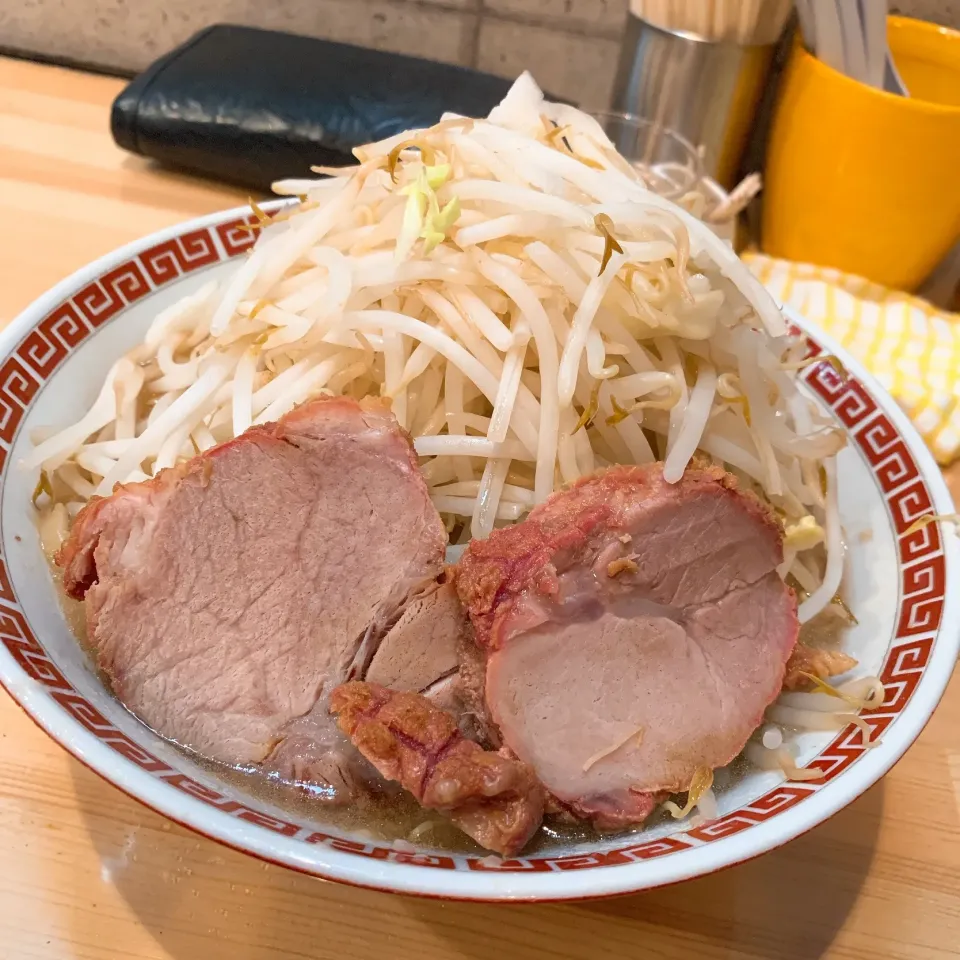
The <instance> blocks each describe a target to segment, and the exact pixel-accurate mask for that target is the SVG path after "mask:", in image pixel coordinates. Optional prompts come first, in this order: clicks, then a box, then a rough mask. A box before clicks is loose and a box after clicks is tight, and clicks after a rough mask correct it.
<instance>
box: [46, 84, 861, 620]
mask: <svg viewBox="0 0 960 960" xmlns="http://www.w3.org/2000/svg"><path fill="white" fill-rule="evenodd" d="M356 155H357V159H358V160H359V165H358V166H353V167H349V168H345V169H342V170H341V169H337V170H323V171H321V172H322V173H324V174H325V176H324V177H323V178H320V179H316V180H295V181H294V180H291V181H284V182H281V183H279V184H277V185H276V189H277V192H278V193H281V194H284V195H287V196H289V197H291V198H297V199H295V200H294V199H291V202H290V203H289V205H288V206H285V207H283V208H282V209H281V211H280V212H279V213H277V214H276V215H275V216H273V217H269V216H267V215H266V214H264V213H263V211H262V210H261V209H260V208H259V207H257V206H256V205H255V204H254V211H255V212H256V213H257V214H258V217H259V222H258V223H257V224H255V225H254V229H256V230H257V232H258V234H259V236H258V239H257V242H256V244H255V246H254V247H253V248H252V250H251V252H250V253H249V254H248V256H247V257H246V259H245V260H243V261H242V262H240V263H239V264H238V265H237V267H236V268H235V269H234V270H233V272H232V273H231V274H230V275H229V276H228V277H227V278H226V279H225V280H223V281H222V282H219V283H214V282H211V283H208V284H207V285H205V286H203V287H202V288H201V289H200V290H198V291H197V292H195V293H193V294H191V295H190V296H188V297H186V298H185V299H183V300H182V301H181V302H179V303H177V304H176V305H174V306H172V307H170V308H169V309H167V310H165V311H163V312H162V313H161V314H160V315H159V316H157V317H156V319H155V320H154V322H153V323H152V325H151V326H150V328H149V330H148V332H147V334H146V336H145V339H144V341H143V343H142V344H141V345H140V346H138V347H137V348H136V349H135V350H133V351H132V352H131V353H130V354H128V355H127V356H125V357H122V358H121V359H119V360H118V361H117V362H116V363H115V364H114V365H113V367H112V368H111V369H110V371H109V373H108V374H107V376H106V379H105V381H104V384H103V388H102V390H101V391H100V394H99V396H98V397H97V399H96V401H95V403H94V404H93V406H92V407H91V408H90V409H89V410H88V411H87V413H86V414H85V415H84V416H83V417H81V418H80V419H79V420H78V421H77V422H76V423H74V424H73V425H71V426H69V427H67V428H65V429H58V430H57V431H56V432H50V431H47V432H46V435H45V436H43V437H42V438H40V442H39V443H38V444H37V446H36V447H35V449H34V451H33V452H32V454H31V456H30V458H29V461H28V463H27V466H30V467H32V468H34V469H36V468H37V467H40V468H41V471H42V472H41V487H42V488H43V490H44V491H45V493H46V494H47V495H49V497H50V500H51V501H52V502H53V503H54V504H55V512H56V513H57V516H58V517H59V519H60V521H61V523H62V525H63V526H64V528H65V527H66V525H67V524H68V523H69V520H70V518H71V517H72V516H74V515H75V514H76V512H77V511H78V510H79V509H80V508H81V507H82V506H83V504H84V503H86V502H87V501H88V500H89V499H90V498H91V497H93V496H104V495H107V494H109V493H110V492H111V491H112V490H113V488H114V486H115V484H117V483H128V482H131V481H138V480H145V479H147V478H149V477H151V476H154V475H155V474H156V473H157V472H158V471H160V470H162V469H164V468H166V467H170V466H173V465H175V464H176V463H178V462H180V461H182V460H184V459H186V458H189V457H191V456H193V455H195V454H196V453H198V452H200V451H204V450H206V449H208V448H210V447H212V446H214V445H215V444H217V443H221V442H223V441H226V440H229V439H230V438H232V437H235V436H237V435H239V434H241V433H243V432H244V431H245V430H247V429H248V428H249V427H250V426H252V425H254V424H262V423H265V422H269V421H273V420H276V419H277V418H278V417H281V416H283V415H284V414H285V413H287V412H288V411H290V410H291V409H292V408H293V407H294V406H296V405H297V404H299V403H302V402H303V401H305V400H307V399H309V398H311V397H314V396H317V395H320V394H324V393H327V394H346V395H351V396H355V397H358V398H359V397H366V396H370V395H375V396H382V397H385V398H388V399H389V401H390V403H391V404H392V409H393V412H394V413H395V414H396V417H397V419H398V420H399V422H400V424H401V425H402V426H403V427H404V428H405V429H406V430H407V431H409V432H410V434H411V435H412V436H413V438H414V445H415V447H416V451H417V453H418V455H419V456H420V458H421V465H422V469H423V473H424V476H425V477H426V479H427V483H428V485H429V487H430V491H431V495H432V497H433V501H434V503H435V504H436V506H437V509H438V510H439V511H440V512H441V514H442V515H443V516H444V518H445V520H446V522H447V526H448V530H449V531H450V534H451V541H452V543H454V544H457V543H460V544H462V543H465V542H466V541H467V540H468V539H470V538H471V537H484V536H486V535H488V534H489V533H490V531H491V530H493V529H494V527H495V526H497V525H502V524H505V523H512V522H515V521H517V520H519V519H521V518H522V517H523V516H524V515H525V514H526V513H527V512H528V511H529V510H530V509H531V508H532V507H533V506H534V505H535V504H537V503H540V502H542V501H543V500H544V499H546V498H547V497H548V496H549V495H550V494H551V493H552V492H553V491H554V490H557V489H558V488H560V487H561V486H562V485H565V484H569V483H571V482H573V481H575V480H576V479H577V478H578V477H580V476H583V475H585V474H589V473H592V472H594V471H595V470H598V469H600V468H602V467H604V466H606V465H608V464H613V463H636V464H644V463H649V462H653V461H657V460H662V461H663V463H664V473H665V476H666V478H667V480H668V481H671V482H675V481H677V480H679V479H680V477H681V476H682V474H683V472H684V469H685V468H686V466H687V465H688V464H689V463H690V461H691V459H692V458H693V457H694V456H695V455H698V456H702V457H707V458H711V459H712V460H713V461H714V462H716V463H718V464H721V465H723V466H724V467H725V468H726V469H728V470H730V471H731V472H732V473H734V474H735V475H737V476H738V477H739V478H740V481H741V483H742V484H743V485H744V486H745V487H746V488H748V489H752V490H754V491H756V492H757V493H758V494H759V495H761V496H762V497H763V498H764V499H765V500H766V501H767V502H768V503H769V504H770V505H771V506H772V507H773V508H774V509H775V510H776V511H777V512H778V514H779V515H780V516H781V518H782V519H783V522H784V525H785V529H786V531H787V534H786V540H785V544H786V548H785V549H786V556H785V560H784V564H783V567H782V569H781V574H782V575H783V576H784V577H787V576H790V577H792V578H794V581H795V582H796V583H797V584H799V586H800V587H801V588H802V590H803V592H804V593H805V594H806V598H805V599H804V601H803V603H802V604H801V607H800V616H801V620H804V621H806V620H809V619H810V618H812V617H813V616H815V615H816V614H817V613H819V612H820V611H821V610H823V609H824V608H826V607H827V606H828V605H829V604H830V603H831V602H832V600H833V599H834V597H835V596H836V594H837V591H838V588H839V586H840V577H841V573H842V567H843V545H842V540H841V530H840V522H839V516H838V508H837V476H836V468H835V463H834V457H835V455H836V453H837V452H838V451H839V450H840V448H841V447H842V446H843V442H844V441H843V436H842V434H841V432H840V431H838V430H837V429H835V428H834V427H833V426H831V424H830V422H829V421H828V420H827V419H826V417H825V416H824V415H822V414H821V413H820V412H819V411H818V409H817V408H816V406H815V405H814V404H813V403H812V402H811V401H810V400H809V399H807V398H806V397H805V396H804V395H803V393H802V392H801V391H800V389H799V387H798V379H797V372H798V371H799V370H800V369H802V367H803V366H804V364H805V362H806V361H805V359H804V356H805V348H804V344H803V343H802V342H801V340H800V339H799V338H796V337H792V336H790V335H789V334H788V331H787V328H786V325H785V322H784V320H783V317H782V315H781V313H780V310H779V309H778V307H777V305H776V304H775V303H774V302H773V301H772V299H771V298H770V296H769V295H768V294H767V293H766V292H765V291H764V289H763V288H762V287H761V285H760V284H759V283H758V281H757V280H756V279H755V278H754V277H753V276H752V275H751V274H750V273H749V272H748V270H747V268H746V267H745V266H744V265H743V264H742V263H741V261H740V260H739V259H738V258H737V256H736V255H735V253H734V252H733V250H732V249H731V247H730V246H729V245H728V244H727V243H726V242H724V241H723V240H721V239H720V238H719V237H718V236H717V235H716V234H715V233H714V232H713V231H712V230H711V229H710V228H709V227H708V226H707V225H706V224H705V223H704V222H703V221H702V220H701V219H698V216H697V215H696V210H695V209H692V210H691V209H685V208H684V205H680V204H676V203H673V202H671V201H669V200H666V199H664V198H663V197H661V196H658V195H657V194H656V193H654V192H652V191H651V190H650V189H649V188H648V187H647V185H646V183H645V181H644V177H643V175H642V172H641V171H638V170H637V169H635V168H634V167H633V166H631V165H630V164H629V163H628V162H627V161H626V160H624V159H623V157H621V156H620V155H619V154H618V153H617V152H616V150H615V149H614V147H613V145H612V143H611V142H610V140H609V139H608V138H607V136H606V135H605V134H604V132H603V129H602V128H601V127H600V125H599V124H598V123H597V122H596V121H595V120H593V119H592V118H590V117H589V116H587V115H585V114H583V113H581V112H579V111H577V110H575V109H573V108H571V107H568V106H564V105H559V104H553V103H549V102H546V101H545V100H544V98H543V96H542V94H541V92H540V90H539V89H538V88H537V86H536V84H535V83H534V82H533V80H532V79H531V78H530V77H529V76H528V75H524V76H523V77H521V78H520V80H519V81H518V82H517V83H516V85H515V86H514V88H513V90H512V91H511V93H510V94H509V95H508V97H507V98H506V99H505V100H504V102H503V103H502V104H501V105H500V106H499V107H497V108H496V109H495V110H494V111H493V113H492V114H491V115H490V117H489V118H488V119H485V120H471V119H465V118H462V117H457V116H446V117H444V118H443V119H442V120H441V122H439V123H438V124H437V125H435V126H433V127H431V128H430V129H426V130H415V131H410V132H407V133H404V134H401V135H399V136H395V137H392V138H390V139H388V140H384V141H382V142H380V143H376V144H372V145H370V146H366V147H363V148H361V149H358V150H357V151H356ZM691 206H694V207H695V204H693V205H691V204H690V203H688V204H686V207H688V208H690V207H691Z"/></svg>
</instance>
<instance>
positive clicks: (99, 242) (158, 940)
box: [0, 58, 960, 960]
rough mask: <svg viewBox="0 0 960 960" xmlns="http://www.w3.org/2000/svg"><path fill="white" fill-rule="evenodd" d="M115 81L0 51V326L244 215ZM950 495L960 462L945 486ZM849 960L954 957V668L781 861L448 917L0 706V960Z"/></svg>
mask: <svg viewBox="0 0 960 960" xmlns="http://www.w3.org/2000/svg"><path fill="white" fill-rule="evenodd" d="M121 86H122V84H121V82H120V81H117V80H113V79H108V78H104V77H95V76H89V75H85V74H82V73H74V72H70V71H66V70H61V69H56V68H53V67H46V66H39V65H35V64H27V63H23V62H18V61H12V60H4V59H2V58H0V223H2V224H3V227H2V230H0V265H2V267H0V325H2V324H5V323H7V322H9V321H10V320H11V319H12V318H13V317H14V316H16V314H17V313H18V312H19V311H20V310H21V309H22V308H24V307H25V306H27V304H28V303H30V301H31V300H33V299H34V298H35V297H37V296H38V295H39V294H41V293H42V292H43V291H44V290H46V289H47V288H48V287H50V286H51V285H52V284H54V283H55V282H56V281H58V280H60V279H61V278H62V277H64V276H65V275H66V274H68V273H70V272H71V271H72V270H74V269H76V268H77V267H80V266H82V265H83V264H85V263H87V262H88V261H90V260H91V259H93V258H94V257H97V256H100V255H101V254H103V253H107V252H108V251H110V250H112V249H113V248H115V247H117V246H119V245H120V244H123V243H126V242H128V241H130V240H133V239H135V238H137V237H140V236H142V235H143V234H146V233H149V232H151V231H153V230H157V229H159V228H161V227H165V226H168V225H169V224H173V223H176V222H177V221H180V220H184V219H187V218H189V217H192V216H196V215H198V214H203V213H208V212H211V211H214V210H217V209H219V208H223V207H227V206H231V205H234V204H236V203H238V202H242V200H243V199H244V197H243V196H242V194H240V193H238V192H236V191H232V190H228V189H224V188H222V187H219V186H214V185H209V184H205V183H201V182H199V181H195V180H191V179H189V178H187V177H181V176H176V175H172V174H169V173H163V172H160V171H158V170H156V169H154V168H152V167H151V166H149V165H148V164H146V163H144V162H142V161H140V160H137V159H135V158H132V157H130V156H128V155H126V154H124V153H123V152H122V151H120V150H119V149H118V148H117V147H115V146H114V145H113V142H112V141H111V139H110V135H109V131H108V106H109V104H110V102H111V100H112V98H113V97H114V95H115V94H116V93H117V91H118V90H119V89H120V87H121ZM951 481H952V487H953V489H954V492H955V494H956V493H960V470H956V469H955V470H954V471H953V472H952V476H951ZM381 956H383V957H390V958H392V960H439V958H456V960H460V958H463V960H487V958H491V957H496V958H499V960H512V958H520V957H522V958H529V960H557V958H593V957H597V958H599V957H606V956H616V957H626V958H634V957H637V958H640V957H655V958H660V960H672V958H678V960H679V958H689V957H696V958H717V960H719V958H724V960H731V958H739V957H759V958H804V960H806V958H813V957H820V956H825V957H834V958H838V960H839V958H845V960H866V958H873V957H884V958H910V960H921V958H922V960H928V958H929V960H933V958H940V957H954V956H960V675H955V676H954V680H953V683H952V685H951V687H950V689H949V690H948V692H947V696H946V699H945V701H944V703H943V704H942V706H941V707H940V710H939V711H938V713H937V715H936V717H935V718H934V719H933V721H932V722H931V723H930V725H929V726H928V727H927V729H926V731H925V732H924V734H923V736H922V737H921V738H920V739H919V741H918V742H917V743H916V744H915V745H914V747H913V748H912V749H911V750H910V752H909V753H908V754H907V756H906V757H905V758H904V759H903V760H902V761H901V762H900V763H899V764H898V765H897V767H896V768H895V769H894V771H893V772H892V773H891V774H890V775H889V776H888V777H887V778H886V779H885V780H884V781H883V782H882V783H880V784H878V785H877V786H876V787H874V788H873V789H872V790H870V791H869V792H868V793H867V794H866V795H865V796H863V797H861V798H860V800H858V801H857V802H856V803H854V804H853V805H852V806H851V807H849V808H848V809H846V810H844V811H843V812H842V813H840V814H839V815H837V816H836V817H834V818H833V819H832V820H831V821H829V822H828V823H826V824H824V825H822V826H820V827H818V828H817V829H815V830H813V831H812V832H811V833H809V834H807V835H806V836H804V837H801V838H800V839H799V840H796V841H794V842H793V843H791V844H789V845H788V846H786V847H785V848H783V849H781V850H778V851H776V852H774V853H771V854H768V855H767V856H764V857H761V858H760V859H758V860H755V861H753V862H751V863H748V864H744V865H742V866H739V867H735V868H733V869H731V870H728V871H725V872H723V873H721V874H719V875H716V876H712V877H707V878H704V879H702V880H696V881H692V882H690V883H686V884H682V885H680V886H678V887H672V888H669V889H666V890H661V891H654V892H651V893H647V894H642V895H638V896H633V897H625V898H622V899H617V900H611V901H606V902H600V903H595V904H586V905H569V906H541V907H538V906H514V907H509V906H499V907H498V906H484V905H472V904H442V903H437V902H432V901H423V900H416V899H410V898H403V897H398V896H389V895H386V894H379V893H368V892H366V891H362V890H355V889H351V888H348V887H342V886H339V885H337V884H333V883H325V882H323V881H318V880H311V879H309V878H307V877H303V876H300V875H298V874H295V873H292V872H289V871H286V870H284V869H282V868H280V867H274V866H268V865H266V864H262V863H260V862H258V861H256V860H254V859H252V858H249V857H245V856H243V855H241V854H239V853H235V852H234V851H232V850H228V849H226V848H224V847H221V846H218V845H217V844H215V843H213V842H212V841H209V840H205V839H203V838H200V837H198V836H195V835H194V834H192V833H190V832H188V831H187V830H184V829H182V828H180V827H178V826H175V825H173V824H171V823H169V822H167V821H165V820H164V819H162V818H161V817H159V816H158V815H156V814H154V813H152V812H151V811H149V810H147V809H146V808H145V807H142V806H140V805H139V804H138V803H136V802H135V801H133V800H131V799H129V798H127V797H126V796H124V795H123V794H121V793H120V792H119V791H118V790H115V789H114V788H113V787H111V786H110V785H109V784H107V783H105V782H103V781H102V780H100V779H99V778H98V777H97V776H96V775H95V774H93V773H91V772H90V771H89V770H87V769H85V768H84V767H83V766H81V765H80V764H79V763H77V762H76V761H74V760H73V759H71V758H70V757H69V756H67V754H66V753H65V752H64V751H62V750H61V749H60V748H59V747H58V746H57V745H56V744H54V743H53V741H52V740H50V739H48V738H47V737H46V736H45V735H44V734H43V733H41V732H40V730H39V729H37V728H36V727H35V726H34V725H33V723H32V722H31V721H30V720H28V719H27V717H26V716H25V715H24V714H23V713H22V712H21V711H20V709H19V708H18V707H17V706H16V705H15V704H14V703H13V702H12V701H11V700H10V699H9V698H8V697H7V696H6V694H3V693H0V958H2V960H39V958H43V960H68V958H69V960H74V958H76V960H107V958H109V960H125V958H130V960H133V958H136V960H155V958H156V960H159V958H164V960H260V958H267V957H270V958H273V957H280V958H287V957H291V958H314V957H316V958H331V960H333V958H336V960H368V958H374V957H381Z"/></svg>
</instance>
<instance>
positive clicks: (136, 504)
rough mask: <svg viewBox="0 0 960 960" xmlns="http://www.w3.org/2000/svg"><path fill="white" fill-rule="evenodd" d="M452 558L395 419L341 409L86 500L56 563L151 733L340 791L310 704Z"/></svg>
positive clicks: (243, 439)
mask: <svg viewBox="0 0 960 960" xmlns="http://www.w3.org/2000/svg"><path fill="white" fill-rule="evenodd" d="M445 545H446V534H445V532H444V528H443V524H442V522H441V520H440V517H439V515H438V514H437V511H436V510H435V509H434V507H433V504H432V503H431V501H430V497H429V493H428V491H427V488H426V484H425V483H424V480H423V477H422V475H421V474H420V471H419V468H418V464H417V459H416V456H415V453H414V450H413V446H412V443H411V441H410V438H409V437H408V436H407V435H406V434H405V433H404V432H403V431H402V430H401V429H400V427H399V425H398V423H397V421H396V419H395V418H394V417H393V415H392V414H391V413H390V412H389V410H388V409H387V408H386V407H384V406H383V405H381V404H380V403H379V402H371V403H367V402H364V403H362V404H360V403H357V402H356V401H354V400H351V399H348V398H336V399H319V400H316V401H311V402H308V403H306V404H304V405H302V406H301V407H299V408H297V409H296V410H294V411H293V412H292V413H290V414H288V415H287V416H285V417H283V418H282V419H281V420H279V421H278V422H276V423H271V424H267V425H264V426H262V427H255V428H253V429H251V430H248V431H247V432H246V433H244V434H243V435H242V436H240V437H238V438H236V439H235V440H231V441H230V442H228V443H224V444H222V445H220V446H217V447H214V448H212V449H210V450H208V451H206V452H205V453H203V454H201V455H199V456H197V457H194V458H193V459H192V460H190V461H188V462H186V463H184V464H182V465H180V466H177V467H175V468H172V469H169V470H164V471H161V472H160V473H159V474H158V475H157V477H156V478H154V479H152V480H149V481H146V482H144V483H134V484H128V485H126V486H122V487H119V488H118V489H117V490H116V491H115V492H114V494H113V495H112V496H110V497H107V498H105V499H99V500H95V501H93V502H91V503H90V504H89V505H88V506H87V507H86V508H85V509H84V510H83V511H81V513H80V514H79V515H78V517H77V519H76V522H75V523H74V526H73V530H72V532H71V535H70V538H69V540H68V541H67V542H66V543H65V545H64V547H63V548H62V550H61V551H60V553H59V555H58V557H57V562H58V563H59V564H60V565H61V566H62V567H63V568H64V583H65V586H66V590H67V592H68V593H69V594H70V595H71V596H73V597H76V598H83V599H84V600H85V604H86V617H87V622H88V636H89V641H90V644H91V646H92V649H93V653H94V655H95V657H96V660H97V662H98V664H99V665H100V667H101V668H102V670H103V672H104V673H105V674H106V676H107V677H108V678H109V681H110V683H111V685H112V687H113V689H114V691H115V692H116V694H117V696H118V697H119V698H120V700H122V701H123V703H124V704H125V705H126V706H127V707H128V708H129V709H130V710H131V711H133V712H134V713H135V714H136V715H137V716H139V717H140V718H141V719H142V720H143V721H144V722H146V723H147V724H149V725H150V726H151V727H153V728H154V729H155V730H156V731H158V732H159V733H161V734H162V735H163V736H166V737H168V738H170V739H172V740H175V741H177V742H179V743H181V744H183V745H185V746H187V747H190V748H192V749H193V750H195V751H197V752H198V753H201V754H203V755H205V756H207V757H210V758H212V759H215V760H219V761H224V762H227V763H231V764H241V765H257V764H263V765H264V766H265V767H268V768H269V767H270V766H271V763H273V764H274V766H275V767H276V768H282V770H283V771H285V772H286V773H287V774H289V775H290V776H293V777H295V778H298V779H299V778H305V779H312V780H314V781H316V782H319V783H321V784H324V783H326V784H328V785H330V786H332V787H335V788H346V787H348V783H347V781H348V780H349V776H348V775H347V772H346V770H345V767H344V764H345V762H346V761H345V759H344V756H342V755H341V756H337V755H336V749H337V748H338V745H339V746H342V747H349V745H348V744H346V742H345V738H343V737H342V735H341V734H339V732H338V731H337V730H336V727H335V725H334V724H333V723H332V721H331V720H330V718H329V716H328V714H327V712H326V710H325V709H324V710H322V711H315V710H314V707H315V705H317V704H318V702H320V701H321V700H322V699H323V698H324V697H325V696H327V695H329V692H330V690H332V689H333V687H335V686H337V685H338V684H340V683H342V682H343V681H344V680H346V679H348V678H349V676H350V675H351V672H352V671H355V669H356V660H357V657H358V655H359V653H360V651H361V648H362V646H363V641H364V639H365V638H367V637H369V636H371V635H372V634H378V633H379V632H382V629H383V627H384V626H385V625H386V624H389V623H390V622H393V621H395V620H396V619H397V616H398V611H399V610H400V609H402V605H403V603H404V602H405V599H406V597H407V594H408V593H409V592H410V591H411V589H413V588H414V587H416V586H417V585H419V584H421V583H423V582H424V581H425V580H426V581H429V580H430V579H432V578H436V577H437V576H438V575H439V574H440V572H441V570H442V564H443V557H444V549H445ZM316 714H319V715H320V716H322V721H320V725H319V726H318V725H317V722H316V716H315V715H316ZM350 752H351V753H352V751H350ZM371 773H372V771H371Z"/></svg>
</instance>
